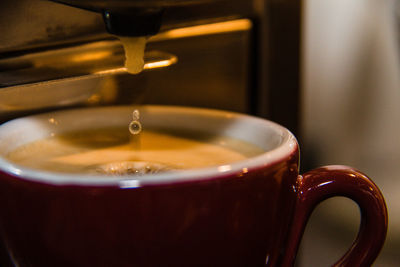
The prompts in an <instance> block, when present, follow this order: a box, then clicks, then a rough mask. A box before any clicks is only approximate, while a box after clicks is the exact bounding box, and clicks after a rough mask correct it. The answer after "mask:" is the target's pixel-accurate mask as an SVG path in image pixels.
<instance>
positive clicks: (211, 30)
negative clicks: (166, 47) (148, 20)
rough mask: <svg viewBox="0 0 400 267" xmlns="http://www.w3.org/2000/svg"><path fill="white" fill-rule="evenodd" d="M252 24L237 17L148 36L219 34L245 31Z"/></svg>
mask: <svg viewBox="0 0 400 267" xmlns="http://www.w3.org/2000/svg"><path fill="white" fill-rule="evenodd" d="M251 27H252V24H251V21H250V20H249V19H238V20H231V21H224V22H217V23H211V24H205V25H198V26H191V27H185V28H180V29H173V30H169V31H166V32H163V33H160V34H158V35H156V36H153V37H151V38H150V40H153V41H161V40H168V39H177V38H184V37H193V36H201V35H210V34H221V33H227V32H235V31H246V30H249V29H251Z"/></svg>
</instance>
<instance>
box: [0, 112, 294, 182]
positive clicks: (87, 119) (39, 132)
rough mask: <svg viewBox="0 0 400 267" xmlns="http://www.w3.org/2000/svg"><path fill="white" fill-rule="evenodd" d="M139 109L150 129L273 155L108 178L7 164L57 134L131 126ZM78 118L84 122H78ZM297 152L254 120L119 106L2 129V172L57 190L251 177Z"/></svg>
mask: <svg viewBox="0 0 400 267" xmlns="http://www.w3.org/2000/svg"><path fill="white" fill-rule="evenodd" d="M135 108H138V109H139V110H140V113H141V122H142V124H143V125H145V127H149V128H152V127H161V128H162V127H168V128H171V127H174V128H178V129H182V128H183V129H187V130H195V131H196V130H199V131H203V132H204V131H206V132H212V133H218V134H219V135H222V136H224V135H225V136H229V137H234V138H238V139H241V140H245V141H247V142H250V143H253V144H254V145H257V146H259V147H261V148H263V149H264V150H266V151H267V152H265V153H263V154H261V155H259V156H256V157H252V158H249V159H246V160H243V161H239V162H235V163H233V164H230V165H224V166H216V167H209V168H201V169H189V170H182V171H176V172H175V171H174V172H167V173H157V174H149V175H143V176H134V175H133V176H129V175H127V176H123V177H107V176H99V175H83V174H64V173H53V172H46V171H40V170H33V169H28V168H24V167H23V166H19V165H16V164H14V163H11V162H9V161H8V160H7V159H5V155H7V153H8V152H9V151H12V150H13V149H14V148H15V147H18V146H20V145H22V144H25V143H29V142H32V141H35V140H38V139H42V138H45V137H49V136H51V135H52V134H57V133H62V132H66V131H74V130H85V129H86V130H87V129H91V128H92V127H93V125H96V127H99V128H100V127H105V126H109V127H112V126H128V124H129V122H130V121H131V120H132V111H133V110H134V109H135ZM77 118H78V119H77ZM296 147H297V141H296V139H295V137H294V136H293V135H292V134H291V133H290V132H289V131H288V130H287V129H285V128H284V127H282V126H280V125H278V124H276V123H273V122H271V121H268V120H264V119H260V118H257V117H253V116H248V115H243V114H238V113H233V112H226V111H217V110H210V109H199V108H188V107H171V106H139V107H132V106H115V107H100V108H84V109H74V110H65V111H58V112H53V113H46V114H40V115H34V116H29V117H24V118H19V119H15V120H12V121H9V122H7V123H4V124H3V125H1V126H0V148H1V151H0V169H1V170H3V171H5V172H7V173H11V174H13V175H15V176H17V177H21V178H23V179H28V180H34V181H38V182H44V183H49V184H56V185H65V184H69V185H93V186H102V185H116V186H119V187H122V188H132V187H139V186H143V185H149V184H165V183H175V182H183V181H190V180H199V179H201V180H204V179H209V178H215V177H222V176H226V175H229V174H239V173H241V172H247V171H249V170H251V169H253V168H259V167H262V166H266V165H270V164H272V163H274V162H277V161H281V160H284V159H285V158H286V157H287V156H289V155H290V154H291V153H293V151H294V150H295V149H296Z"/></svg>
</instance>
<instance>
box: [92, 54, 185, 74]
mask: <svg viewBox="0 0 400 267" xmlns="http://www.w3.org/2000/svg"><path fill="white" fill-rule="evenodd" d="M176 62H178V58H177V57H175V56H171V57H170V58H168V59H162V60H159V61H151V62H147V63H145V64H144V69H145V70H149V69H157V68H164V67H168V66H171V65H173V64H175V63H176ZM124 72H127V69H126V68H125V67H122V68H115V69H109V70H101V71H97V72H95V73H94V74H96V75H106V74H118V73H124Z"/></svg>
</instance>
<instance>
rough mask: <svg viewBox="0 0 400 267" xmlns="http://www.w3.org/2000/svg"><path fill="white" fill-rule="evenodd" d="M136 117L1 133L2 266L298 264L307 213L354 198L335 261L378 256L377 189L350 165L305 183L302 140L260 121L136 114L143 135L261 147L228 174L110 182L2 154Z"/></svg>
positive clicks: (382, 222) (71, 117)
mask: <svg viewBox="0 0 400 267" xmlns="http://www.w3.org/2000/svg"><path fill="white" fill-rule="evenodd" d="M132 110H133V108H132V107H101V108H88V109H77V110H65V111H59V112H54V113H48V114H41V115H35V116H30V117H25V118H19V119H16V120H13V121H9V122H7V123H4V124H3V125H1V126H0V154H1V158H0V238H1V239H0V240H1V241H0V244H1V261H2V265H1V266H7V265H10V266H13V265H15V266H265V265H266V266H291V265H293V263H294V260H295V256H296V253H297V248H298V245H299V242H300V239H301V236H302V233H303V231H304V227H305V225H306V222H307V219H308V217H309V216H310V214H311V212H312V210H313V209H314V207H315V206H316V205H317V204H318V203H319V202H321V201H323V200H324V199H327V198H329V197H333V196H345V197H349V198H351V199H353V200H354V201H355V202H356V203H357V204H358V205H359V206H360V210H361V214H362V216H361V225H360V230H359V234H358V237H357V239H356V240H355V242H354V244H353V245H352V246H351V248H350V249H349V251H348V252H347V253H346V254H345V255H344V256H343V257H342V258H341V259H340V260H339V261H338V262H337V263H336V265H337V266H352V267H353V266H369V265H370V264H371V263H372V262H373V261H374V259H375V258H376V257H377V255H378V253H379V251H380V249H381V247H382V245H383V243H384V240H385V236H386V230H387V211H386V206H385V201H384V198H383V197H382V195H381V193H380V191H379V189H378V188H377V187H376V185H375V184H374V183H373V182H372V181H371V180H370V179H369V178H368V177H367V176H365V175H364V174H363V173H361V172H359V171H357V170H355V169H353V168H350V167H346V166H326V167H321V168H319V169H315V170H312V171H310V172H307V173H305V174H302V175H299V146H298V143H297V141H296V138H295V137H294V136H293V135H292V134H291V133H290V132H289V131H288V130H287V129H285V128H284V127H282V126H280V125H278V124H275V123H273V122H270V121H267V120H264V119H260V118H256V117H252V116H248V115H242V114H237V113H231V112H224V111H216V110H207V109H196V108H184V107H166V106H164V107H163V106H143V107H141V108H140V111H141V119H142V124H143V127H148V128H153V127H156V128H158V129H162V128H166V129H172V128H175V129H183V130H188V129H189V130H191V131H200V132H202V131H205V132H210V133H215V134H218V135H226V136H230V137H235V138H238V139H242V140H246V141H248V142H251V143H253V144H255V145H257V146H259V147H261V148H263V149H264V150H266V152H265V153H264V154H261V155H258V156H255V157H252V158H249V159H246V160H243V161H240V162H235V163H232V164H228V165H224V166H215V167H207V168H203V169H192V170H183V171H175V172H168V173H159V174H151V175H144V176H126V177H120V178H116V177H106V178H105V177H104V176H103V177H101V176H88V175H78V174H60V173H52V172H45V171H38V170H32V169H27V168H24V167H23V166H18V165H15V164H12V163H10V162H8V161H7V160H6V159H5V158H4V156H5V155H6V154H7V153H8V152H9V151H11V150H13V149H14V148H15V147H17V146H20V145H22V144H25V143H27V142H32V141H34V140H37V139H41V138H43V137H48V136H52V135H57V134H59V133H65V132H68V131H74V130H85V129H93V127H99V128H102V127H103V128H104V127H110V126H126V127H127V126H128V124H129V122H130V121H131V119H132ZM36 156H37V157H40V155H36Z"/></svg>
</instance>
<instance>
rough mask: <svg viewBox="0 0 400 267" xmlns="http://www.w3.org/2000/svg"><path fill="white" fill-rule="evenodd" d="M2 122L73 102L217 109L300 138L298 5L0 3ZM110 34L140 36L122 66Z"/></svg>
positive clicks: (213, 0)
mask: <svg viewBox="0 0 400 267" xmlns="http://www.w3.org/2000/svg"><path fill="white" fill-rule="evenodd" d="M0 8H1V9H0V10H1V11H0V12H1V13H2V14H1V16H0V32H1V37H0V121H2V122H4V121H7V120H9V119H11V118H15V117H19V116H22V115H26V114H33V113H37V112H43V111H47V110H53V109H61V108H70V107H76V106H93V105H119V104H162V105H185V106H198V107H208V108H218V109H226V110H233V111H238V112H244V113H249V114H253V115H257V116H261V117H264V118H268V119H271V120H273V121H276V122H278V123H281V124H283V125H284V126H286V127H288V128H289V129H290V130H291V131H293V132H294V133H297V132H298V121H299V120H298V118H299V116H298V110H299V79H300V77H299V60H300V57H299V51H300V16H301V1H294V0H251V1H243V0H230V1H226V0H110V1H105V0H85V1H83V0H80V1H78V0H55V1H48V0H19V1H11V0H4V1H1V3H0ZM118 36H147V37H148V40H147V47H146V53H145V70H144V71H143V72H142V73H140V74H138V75H131V74H129V73H127V72H126V71H124V70H123V68H122V67H123V65H124V49H123V47H122V46H121V43H120V41H119V39H118V38H117V37H118Z"/></svg>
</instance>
